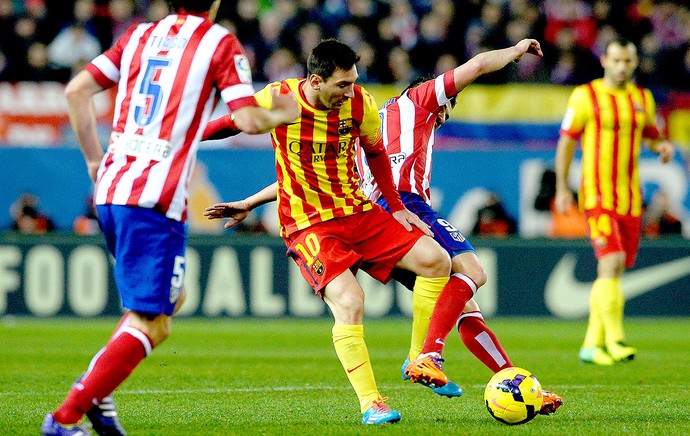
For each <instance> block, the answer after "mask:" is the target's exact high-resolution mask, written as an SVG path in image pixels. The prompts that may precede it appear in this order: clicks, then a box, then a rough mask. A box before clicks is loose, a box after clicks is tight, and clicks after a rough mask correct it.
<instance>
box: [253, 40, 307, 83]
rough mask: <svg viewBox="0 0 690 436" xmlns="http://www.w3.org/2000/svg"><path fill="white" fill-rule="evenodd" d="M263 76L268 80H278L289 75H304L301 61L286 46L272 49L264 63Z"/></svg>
mask: <svg viewBox="0 0 690 436" xmlns="http://www.w3.org/2000/svg"><path fill="white" fill-rule="evenodd" d="M263 72H264V77H266V80H267V81H268V82H279V81H281V80H283V79H288V78H290V77H302V76H304V68H302V62H300V61H298V60H297V58H296V57H295V55H294V54H293V53H292V52H291V51H290V50H288V49H286V48H279V49H278V50H276V51H274V52H273V54H272V55H271V56H269V58H268V59H267V60H266V63H265V64H264V71H263Z"/></svg>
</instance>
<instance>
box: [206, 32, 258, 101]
mask: <svg viewBox="0 0 690 436" xmlns="http://www.w3.org/2000/svg"><path fill="white" fill-rule="evenodd" d="M212 62H213V63H214V65H215V74H216V75H215V78H214V79H215V83H216V86H217V87H218V89H219V90H220V95H221V98H222V99H223V101H225V104H227V106H228V109H229V110H230V111H233V110H235V109H238V108H240V107H243V106H257V102H256V100H255V99H254V87H253V85H252V72H251V68H250V67H249V59H247V56H246V55H245V53H244V49H243V48H242V45H241V44H240V42H239V41H238V39H237V38H236V37H235V36H234V35H232V34H227V35H226V36H225V37H224V38H223V39H221V41H220V42H219V43H218V48H217V49H216V52H215V54H214V55H213V61H212Z"/></svg>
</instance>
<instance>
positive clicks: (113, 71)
mask: <svg viewBox="0 0 690 436" xmlns="http://www.w3.org/2000/svg"><path fill="white" fill-rule="evenodd" d="M140 26H146V25H145V24H143V25H139V26H136V25H135V26H131V27H130V28H129V29H127V31H126V32H125V33H124V35H122V36H121V37H120V38H119V39H118V40H117V41H115V44H113V46H112V47H110V48H109V49H108V50H106V51H105V52H104V53H103V54H101V55H99V56H97V57H96V58H95V59H94V60H92V61H91V63H89V64H88V65H86V67H85V68H84V69H85V70H86V71H88V72H89V73H91V75H92V76H93V77H94V79H95V80H96V83H98V84H99V85H101V86H102V87H103V88H105V89H107V88H112V87H113V86H115V85H116V84H117V82H118V81H119V80H120V66H121V64H122V52H123V51H124V49H125V47H126V46H127V44H128V43H129V40H130V39H131V38H132V35H133V34H134V31H135V30H137V29H138V28H139V27H140Z"/></svg>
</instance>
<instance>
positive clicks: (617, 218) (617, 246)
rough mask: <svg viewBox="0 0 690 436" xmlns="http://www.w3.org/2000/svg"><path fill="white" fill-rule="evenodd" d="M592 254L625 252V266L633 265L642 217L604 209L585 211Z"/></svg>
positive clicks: (640, 232) (640, 231) (602, 254)
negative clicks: (619, 213)
mask: <svg viewBox="0 0 690 436" xmlns="http://www.w3.org/2000/svg"><path fill="white" fill-rule="evenodd" d="M585 216H586V217H587V223H588V224H589V231H590V238H591V241H592V247H593V248H594V255H595V256H596V257H597V259H599V258H600V257H602V256H604V255H607V254H611V253H616V252H621V251H624V252H625V267H626V268H630V267H632V266H633V265H635V258H636V257H637V250H638V248H639V245H640V235H641V234H642V217H639V216H629V215H618V214H616V213H615V212H611V211H609V210H604V209H600V208H597V209H590V210H586V211H585Z"/></svg>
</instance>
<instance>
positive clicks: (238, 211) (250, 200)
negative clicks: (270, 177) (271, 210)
mask: <svg viewBox="0 0 690 436" xmlns="http://www.w3.org/2000/svg"><path fill="white" fill-rule="evenodd" d="M277 189H278V182H274V183H272V184H270V185H268V186H266V187H265V188H264V189H262V190H261V191H259V192H257V193H256V194H252V195H250V196H249V197H247V198H245V199H244V200H239V201H231V202H228V203H216V204H214V205H213V206H209V207H207V208H206V209H205V210H204V216H205V217H207V218H208V219H210V220H215V219H221V218H230V220H228V222H227V223H225V225H224V227H225V228H226V229H229V228H232V227H234V226H236V225H237V224H238V223H239V222H240V221H242V220H244V219H245V218H247V216H248V215H249V212H251V211H252V210H254V209H256V208H257V207H259V206H261V205H262V204H266V203H270V202H271V201H275V200H276V192H277Z"/></svg>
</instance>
